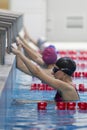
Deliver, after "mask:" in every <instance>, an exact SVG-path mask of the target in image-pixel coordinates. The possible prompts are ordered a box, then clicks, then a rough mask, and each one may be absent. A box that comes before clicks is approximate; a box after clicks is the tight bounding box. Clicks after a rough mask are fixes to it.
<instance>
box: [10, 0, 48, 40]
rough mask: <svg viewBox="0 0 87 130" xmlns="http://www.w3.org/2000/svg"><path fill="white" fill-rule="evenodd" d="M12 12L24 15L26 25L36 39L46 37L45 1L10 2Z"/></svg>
mask: <svg viewBox="0 0 87 130" xmlns="http://www.w3.org/2000/svg"><path fill="white" fill-rule="evenodd" d="M10 10H12V11H18V12H22V13H23V14H24V25H25V27H26V28H27V30H28V32H29V34H30V35H31V36H33V37H34V38H38V37H41V36H44V37H45V35H46V1H45V0H10Z"/></svg>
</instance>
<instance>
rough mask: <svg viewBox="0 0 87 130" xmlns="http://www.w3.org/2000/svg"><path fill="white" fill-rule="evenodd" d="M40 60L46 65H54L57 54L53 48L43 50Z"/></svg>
mask: <svg viewBox="0 0 87 130" xmlns="http://www.w3.org/2000/svg"><path fill="white" fill-rule="evenodd" d="M42 59H43V60H44V62H45V63H46V64H47V65H49V64H54V63H55V62H56V60H57V52H56V50H55V48H52V47H47V48H45V49H44V51H43V53H42Z"/></svg>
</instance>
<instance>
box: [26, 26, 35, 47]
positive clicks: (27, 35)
mask: <svg viewBox="0 0 87 130" xmlns="http://www.w3.org/2000/svg"><path fill="white" fill-rule="evenodd" d="M24 38H25V39H26V40H29V41H31V42H32V43H33V44H34V45H35V46H37V41H36V40H34V39H33V38H32V37H30V35H29V33H28V32H27V30H26V28H25V27H24Z"/></svg>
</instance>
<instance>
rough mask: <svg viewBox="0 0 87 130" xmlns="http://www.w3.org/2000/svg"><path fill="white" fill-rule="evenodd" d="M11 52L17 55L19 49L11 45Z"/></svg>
mask: <svg viewBox="0 0 87 130" xmlns="http://www.w3.org/2000/svg"><path fill="white" fill-rule="evenodd" d="M11 52H12V53H13V54H14V55H18V54H19V53H20V51H19V50H18V49H16V48H15V47H13V46H11Z"/></svg>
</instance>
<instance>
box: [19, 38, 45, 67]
mask: <svg viewBox="0 0 87 130" xmlns="http://www.w3.org/2000/svg"><path fill="white" fill-rule="evenodd" d="M21 40H22V41H23V43H22V47H23V48H24V50H25V51H26V52H27V54H28V56H29V58H30V59H32V60H33V61H34V62H36V63H37V64H39V65H41V66H44V64H45V63H44V61H43V59H42V55H41V54H40V53H39V52H37V51H36V50H34V49H32V48H31V47H30V45H28V44H27V42H26V41H25V40H24V39H23V38H22V37H21Z"/></svg>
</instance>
